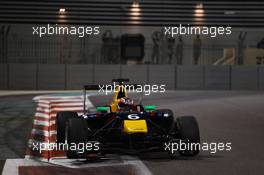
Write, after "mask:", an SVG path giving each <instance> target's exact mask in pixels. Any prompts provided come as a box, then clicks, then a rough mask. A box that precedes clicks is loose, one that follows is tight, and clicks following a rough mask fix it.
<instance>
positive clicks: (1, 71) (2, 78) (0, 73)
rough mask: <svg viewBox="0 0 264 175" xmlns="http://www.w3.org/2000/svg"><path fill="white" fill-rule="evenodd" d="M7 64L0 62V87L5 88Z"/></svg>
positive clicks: (6, 86)
mask: <svg viewBox="0 0 264 175" xmlns="http://www.w3.org/2000/svg"><path fill="white" fill-rule="evenodd" d="M7 76H8V73H7V64H0V89H2V90H5V89H7V88H8V85H7V83H8V81H7Z"/></svg>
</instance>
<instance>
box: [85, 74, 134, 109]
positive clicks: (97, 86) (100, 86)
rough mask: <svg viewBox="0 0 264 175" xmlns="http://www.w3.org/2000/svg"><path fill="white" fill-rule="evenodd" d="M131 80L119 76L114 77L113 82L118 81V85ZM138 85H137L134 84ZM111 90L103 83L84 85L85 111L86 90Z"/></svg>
mask: <svg viewBox="0 0 264 175" xmlns="http://www.w3.org/2000/svg"><path fill="white" fill-rule="evenodd" d="M126 82H129V79H128V78H118V79H112V83H118V85H123V84H124V83H126ZM133 86H137V85H133ZM100 89H103V90H111V87H110V86H103V87H102V85H95V84H94V85H84V86H83V113H84V114H85V113H86V91H87V90H100Z"/></svg>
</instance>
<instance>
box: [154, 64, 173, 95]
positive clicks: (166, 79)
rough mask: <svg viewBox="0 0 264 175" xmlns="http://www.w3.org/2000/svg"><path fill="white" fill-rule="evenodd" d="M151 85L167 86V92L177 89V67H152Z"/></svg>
mask: <svg viewBox="0 0 264 175" xmlns="http://www.w3.org/2000/svg"><path fill="white" fill-rule="evenodd" d="M149 83H150V84H157V85H161V84H165V85H166V89H167V90H173V89H175V66H173V65H150V66H149Z"/></svg>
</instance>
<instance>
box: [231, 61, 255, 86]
mask: <svg viewBox="0 0 264 175" xmlns="http://www.w3.org/2000/svg"><path fill="white" fill-rule="evenodd" d="M258 78H259V75H258V67H256V66H232V80H231V84H232V86H231V87H232V90H257V89H258Z"/></svg>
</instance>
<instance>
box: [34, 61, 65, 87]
mask: <svg viewBox="0 0 264 175" xmlns="http://www.w3.org/2000/svg"><path fill="white" fill-rule="evenodd" d="M38 89H40V90H51V89H54V90H56V89H58V90H62V89H65V65H61V64H41V65H39V72H38Z"/></svg>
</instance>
